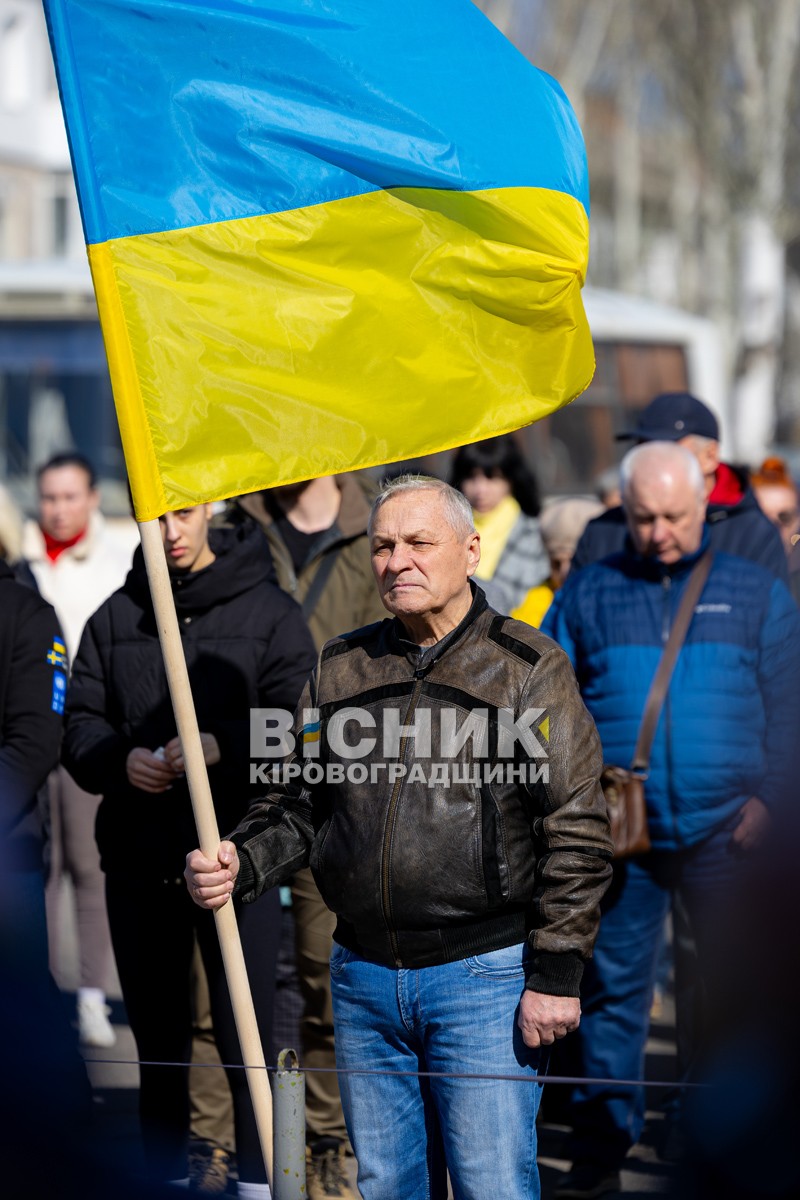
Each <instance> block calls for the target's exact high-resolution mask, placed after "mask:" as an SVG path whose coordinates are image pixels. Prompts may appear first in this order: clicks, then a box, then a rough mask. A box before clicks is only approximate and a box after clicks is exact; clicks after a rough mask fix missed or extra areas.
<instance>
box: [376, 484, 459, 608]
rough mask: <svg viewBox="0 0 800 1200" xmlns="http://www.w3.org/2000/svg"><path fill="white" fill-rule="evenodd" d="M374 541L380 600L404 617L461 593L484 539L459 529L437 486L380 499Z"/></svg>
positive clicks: (445, 604)
mask: <svg viewBox="0 0 800 1200" xmlns="http://www.w3.org/2000/svg"><path fill="white" fill-rule="evenodd" d="M370 546H371V552H372V570H373V571H374V573H375V579H376V582H377V584H378V590H379V592H380V595H381V599H382V600H383V603H384V605H385V607H386V608H387V609H388V610H389V612H390V613H392V614H393V615H394V616H397V617H400V618H401V619H402V618H403V617H404V616H424V615H426V614H428V613H440V612H442V611H444V610H445V609H446V608H447V607H448V605H450V604H452V603H453V602H454V601H457V600H458V599H459V598H460V597H463V595H464V592H465V589H466V588H467V586H468V584H467V581H468V579H469V578H470V576H471V575H473V574H474V571H475V568H476V567H477V565H478V562H479V561H480V538H479V537H478V535H477V534H476V533H470V534H467V535H465V536H459V535H458V534H457V533H456V531H455V530H454V529H453V527H452V526H451V525H450V523H449V521H448V520H447V516H446V511H445V506H444V504H443V502H442V499H441V496H440V494H439V493H438V492H437V491H435V490H433V489H431V490H430V491H412V492H405V493H403V492H399V493H397V494H396V495H394V496H392V497H391V499H389V500H387V501H386V502H385V503H384V504H382V505H381V507H380V508H379V509H378V511H377V513H376V514H375V517H374V520H373V524H372V534H371V538H370Z"/></svg>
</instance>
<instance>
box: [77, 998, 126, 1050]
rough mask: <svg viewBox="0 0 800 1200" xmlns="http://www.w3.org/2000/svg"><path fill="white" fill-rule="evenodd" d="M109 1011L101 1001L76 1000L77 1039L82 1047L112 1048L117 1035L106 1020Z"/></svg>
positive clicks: (92, 999)
mask: <svg viewBox="0 0 800 1200" xmlns="http://www.w3.org/2000/svg"><path fill="white" fill-rule="evenodd" d="M110 1012H111V1009H110V1008H109V1007H108V1005H107V1004H103V1002H102V1001H101V1000H95V999H94V998H93V997H92V998H91V999H86V998H85V997H83V996H81V997H80V998H79V999H78V1039H79V1040H80V1042H81V1045H83V1046H97V1047H103V1048H106V1047H108V1046H113V1045H114V1043H115V1042H116V1040H117V1035H116V1034H115V1033H114V1030H113V1028H112V1026H111V1022H110V1021H109V1019H108V1014H109V1013H110Z"/></svg>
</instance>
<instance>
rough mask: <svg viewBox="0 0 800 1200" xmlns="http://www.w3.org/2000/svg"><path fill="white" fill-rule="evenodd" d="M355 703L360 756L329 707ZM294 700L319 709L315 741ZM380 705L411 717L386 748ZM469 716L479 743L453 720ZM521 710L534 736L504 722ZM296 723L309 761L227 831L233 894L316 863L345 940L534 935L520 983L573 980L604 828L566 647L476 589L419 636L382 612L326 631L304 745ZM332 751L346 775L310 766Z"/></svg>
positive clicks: (414, 944)
mask: <svg viewBox="0 0 800 1200" xmlns="http://www.w3.org/2000/svg"><path fill="white" fill-rule="evenodd" d="M354 708H355V709H358V710H360V711H359V714H358V719H359V720H360V723H361V725H362V736H365V737H366V736H368V737H369V738H371V739H374V741H373V742H372V744H371V749H370V750H369V753H368V754H366V756H359V757H356V758H354V757H353V756H352V754H351V755H347V753H346V745H352V744H353V737H354V730H355V728H356V726H355V725H354V724H353V723H350V724H348V726H347V727H346V730H345V731H344V732H343V731H342V728H341V725H339V726H338V729H337V722H336V720H335V717H336V715H337V714H339V720H340V721H341V710H342V709H351V710H352V709H354ZM304 709H310V710H318V713H319V740H317V726H316V721H315V716H314V715H313V714H312V715H311V716H306V717H305V718H304V715H303V710H304ZM363 710H366V712H364V711H363ZM532 710H534V711H532ZM536 710H538V711H536ZM387 712H393V719H394V722H395V726H400V727H407V726H414V727H415V728H417V729H418V730H419V731H420V732H418V734H417V735H416V736H412V735H411V734H409V733H408V732H404V730H403V729H402V728H400V729H399V730H398V733H397V735H396V740H395V744H394V745H389V746H385V745H384V744H383V737H382V734H383V729H384V722H383V718H384V714H386V713H387ZM443 714H444V719H442V718H443ZM470 718H472V719H473V720H474V721H475V722H476V727H477V728H478V729H483V730H484V736H485V744H484V745H481V744H480V742H481V737H480V736H478V737H475V738H472V737H466V738H464V737H461V738H459V737H458V736H457V735H458V731H459V730H461V731H462V732H463V727H464V722H465V721H467V720H469V719H470ZM373 720H374V727H372V721H373ZM517 720H520V721H521V722H522V725H523V726H524V727H525V728H526V729H530V731H531V735H530V737H531V739H532V740H529V741H528V743H527V746H526V745H525V744H524V739H523V740H520V738H517V740H516V741H515V742H514V744H513V747H511V743H510V741H509V734H508V733H507V732H503V730H504V728H505V729H507V728H508V726H509V724H510V722H512V721H517ZM304 721H305V730H306V745H307V746H309V745H312V746H315V745H316V746H318V747H319V757H318V758H315V759H314V760H313V762H314V763H315V764H316V765H315V767H314V768H313V770H312V771H310V772H308V779H304V778H303V777H302V776H301V777H300V778H294V779H292V780H290V781H289V782H286V781H282V782H279V783H276V784H275V785H273V789H272V790H271V791H270V793H269V794H268V795H267V796H266V797H265V798H264V799H263V800H261V801H258V802H256V803H255V804H254V805H253V806H252V807H251V809H250V811H249V813H248V815H247V817H246V818H245V820H244V821H242V823H241V824H240V825H239V827H238V828H237V829H236V831H235V832H234V833H233V835H231V840H232V841H233V842H234V843H235V844H236V846H237V848H238V851H239V856H240V860H241V867H240V872H239V876H238V879H237V885H236V892H237V894H240V895H241V896H242V898H243V899H244V900H245V901H248V900H252V899H255V897H256V896H258V895H260V894H261V892H263V891H264V890H265V889H267V888H269V887H272V886H274V885H275V884H278V883H281V882H282V881H283V880H285V879H287V878H288V877H289V876H290V875H291V874H292V873H293V872H294V871H296V870H297V869H298V868H299V867H301V866H305V865H306V863H308V862H310V865H311V869H312V871H313V873H314V877H315V879H316V881H317V885H318V887H319V890H320V892H321V893H322V896H323V898H324V900H325V902H326V903H327V905H328V907H329V908H331V909H332V910H333V911H334V912H335V913H336V914H337V917H338V925H337V928H336V933H335V935H334V937H335V939H336V941H338V942H339V943H340V944H342V945H344V946H347V947H349V948H351V949H353V950H356V951H358V952H360V953H363V954H365V955H367V956H368V957H369V958H372V959H374V960H375V961H377V962H380V963H383V964H385V965H388V966H396V967H412V968H413V967H422V966H429V965H433V964H437V963H443V962H449V961H452V960H455V959H459V958H465V957H468V956H470V955H475V954H479V953H486V952H488V951H490V950H497V949H501V948H502V947H504V946H510V945H514V944H516V943H518V942H522V941H524V940H525V939H526V938H528V939H529V940H530V946H531V952H532V953H531V967H530V972H529V974H528V978H527V986H528V987H529V988H531V989H532V990H535V991H540V992H549V993H550V994H553V995H577V994H578V990H579V986H580V979H581V975H582V973H583V962H584V960H585V959H587V958H588V957H589V956H590V955H591V951H592V946H593V943H594V939H595V935H596V932H597V924H598V920H599V905H600V899H601V897H602V895H603V893H604V891H605V889H606V887H607V885H608V882H609V880H610V878H611V865H610V862H609V859H610V856H611V840H610V836H609V828H608V819H607V815H606V805H605V800H604V798H603V793H602V791H601V789H600V787H599V784H598V777H599V774H600V770H601V765H602V752H601V749H600V742H599V739H598V736H597V731H596V729H595V726H594V722H593V721H592V718H591V717H590V716H589V714H588V712H587V711H586V708H585V707H584V704H583V701H582V700H581V698H580V695H579V693H578V688H577V684H576V682H575V676H574V674H573V671H572V667H571V666H570V663H569V660H568V658H567V656H566V655H565V654H564V652H563V651H562V650H561V649H560V648H559V647H558V646H557V645H556V644H555V643H554V642H552V641H551V640H550V639H549V638H547V637H545V636H544V635H543V634H542V633H540V632H539V631H538V630H536V629H532V628H530V627H529V626H527V625H525V624H523V623H522V622H520V621H513V620H511V618H509V617H503V616H499V615H498V614H497V613H495V612H494V611H493V610H492V609H490V608H488V606H487V605H486V600H485V597H484V595H483V593H482V592H481V591H480V589H478V588H476V589H475V591H474V599H473V603H472V607H471V609H470V611H469V613H468V614H467V616H466V617H465V618H464V620H463V621H462V623H461V625H459V627H458V628H457V629H456V630H454V631H453V632H452V633H450V634H449V635H448V636H447V637H446V638H444V639H443V640H442V641H441V642H439V643H437V645H436V646H433V647H431V648H429V649H427V650H422V651H421V650H420V648H419V647H416V646H413V645H412V644H411V643H409V642H406V641H404V633H403V628H402V626H401V625H400V623H399V622H397V621H392V620H385V621H383V622H381V623H379V624H375V625H371V626H368V627H367V628H366V629H362V630H358V631H356V632H355V633H353V634H348V635H346V636H344V637H340V638H336V639H334V640H333V641H332V642H329V643H328V644H327V646H326V647H325V648H324V650H323V651H322V654H321V656H320V661H319V666H318V669H317V672H316V673H315V675H314V676H313V677H312V679H311V680H310V681H309V683H308V685H307V686H306V690H305V692H304V694H303V697H302V698H301V701H300V706H299V708H298V712H297V714H296V717H295V726H294V733H295V735H296V737H297V738H298V744H299V745H302V743H303V728H304ZM428 724H430V746H427V745H425V744H424V741H425V737H424V730H425V729H426V728H427V726H428ZM453 733H455V734H456V736H455V738H453ZM448 738H449V739H450V740H449V741H448ZM460 742H463V745H459V743H460ZM343 743H345V753H341V750H342V747H343ZM505 754H511V755H512V757H511V758H509V759H503V758H502V756H503V755H505ZM484 755H485V756H486V759H485V758H484ZM487 759H488V763H487V762H486V760H487ZM290 761H291V762H293V763H294V765H296V766H298V767H299V766H301V765H303V763H304V762H305V763H306V766H307V764H308V762H309V761H311V760H304V759H302V758H298V759H296V760H295V759H292V760H290ZM331 766H334V767H335V768H337V769H338V770H339V772H340V774H342V775H343V776H344V777H343V778H341V779H339V780H338V781H336V782H331V781H330V780H328V781H326V782H316V780H317V779H318V777H319V775H320V773H321V771H322V770H324V769H325V768H330V767H331ZM485 766H486V767H487V773H484V767H485ZM370 769H372V777H375V776H377V781H374V778H371V776H370ZM476 772H477V774H476ZM522 775H524V777H525V782H521V776H522ZM364 776H366V778H364ZM437 780H438V782H437Z"/></svg>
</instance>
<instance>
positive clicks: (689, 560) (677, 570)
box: [625, 525, 711, 581]
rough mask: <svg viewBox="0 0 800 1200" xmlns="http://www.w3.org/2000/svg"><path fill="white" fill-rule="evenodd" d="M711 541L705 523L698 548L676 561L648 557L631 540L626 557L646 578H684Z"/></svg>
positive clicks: (638, 573) (635, 571)
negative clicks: (669, 561)
mask: <svg viewBox="0 0 800 1200" xmlns="http://www.w3.org/2000/svg"><path fill="white" fill-rule="evenodd" d="M710 542H711V534H710V533H709V530H708V525H704V526H703V536H702V537H701V539H700V545H699V546H698V548H697V549H696V550H695V551H694V553H693V554H685V555H684V556H683V558H679V559H678V561H677V562H675V563H662V562H659V560H658V559H657V558H647V557H646V556H645V555H644V554H639V552H638V550H634V549H633V543H632V542H630V541H629V545H630V549H629V550H628V551H627V553H626V555H625V557H626V558H627V559H628V560H629V562H630V564H631V566H632V567H633V571H634V573H635V574H636V575H640V576H643V577H644V578H646V579H657V580H659V581H660V580H663V579H666V578H667V577H669V578H670V579H682V578H683V577H684V576H686V575H688V574H689V573H690V572H691V571H692V570H693V568H694V567H695V566H696V564H697V562H698V560H699V559H700V558H701V557H702V555H703V554H704V553H705V552H706V550H707V549H708V547H709V545H710Z"/></svg>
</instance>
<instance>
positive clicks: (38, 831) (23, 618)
mask: <svg viewBox="0 0 800 1200" xmlns="http://www.w3.org/2000/svg"><path fill="white" fill-rule="evenodd" d="M67 669H68V668H67V655H66V649H65V646H64V642H63V640H62V635H61V630H60V628H59V624H58V618H57V617H56V614H55V612H54V611H53V609H52V608H51V606H50V605H49V604H48V603H47V601H45V600H43V599H42V598H41V596H40V595H39V594H38V592H36V591H33V590H32V589H31V588H27V587H23V586H22V585H21V584H20V583H18V582H17V581H16V579H15V577H14V572H13V570H12V568H11V567H9V566H8V564H7V563H5V562H3V561H0V842H1V843H2V848H3V863H4V867H3V872H2V879H0V889H1V894H2V898H3V901H4V903H3V904H2V905H0V918H2V924H0V930H2V934H3V940H2V949H3V951H5V950H6V938H7V937H8V938H13V941H14V944H15V945H16V943H17V934H18V933H19V931H20V928H21V925H20V922H21V924H22V925H24V927H25V931H26V932H25V933H24V934H23V935H21V936H20V939H19V947H20V948H21V949H22V950H23V951H24V953H25V955H26V959H27V958H28V957H30V959H31V961H32V963H35V964H36V971H37V972H39V971H40V970H41V971H42V973H43V974H44V975H46V974H47V928H46V924H45V915H44V880H43V868H42V822H41V813H40V808H39V803H38V791H39V788H40V787H41V786H42V784H43V783H44V781H45V779H46V778H47V775H48V773H49V772H50V771H51V770H52V769H53V767H54V766H55V765H56V763H57V762H58V753H59V746H60V743H61V725H62V719H63V718H62V714H63V712H64V699H65V696H66V688H67ZM6 889H7V891H8V896H6ZM9 906H10V907H9ZM12 913H13V914H14V916H13V918H12ZM4 957H5V955H4Z"/></svg>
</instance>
